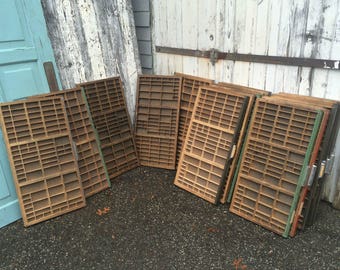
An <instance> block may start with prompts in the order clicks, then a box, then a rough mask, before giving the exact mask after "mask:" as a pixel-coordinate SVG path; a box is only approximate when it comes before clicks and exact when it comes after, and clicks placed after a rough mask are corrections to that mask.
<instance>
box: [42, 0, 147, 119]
mask: <svg viewBox="0 0 340 270" xmlns="http://www.w3.org/2000/svg"><path fill="white" fill-rule="evenodd" d="M41 3H42V6H43V10H44V14H45V19H46V24H47V29H48V34H49V37H50V40H51V43H52V47H53V50H54V55H55V58H56V63H57V66H58V69H59V74H60V78H61V82H62V85H63V88H64V89H65V88H71V87H74V85H75V84H76V83H80V82H86V81H90V80H97V79H102V78H107V77H112V76H118V75H120V76H121V78H122V80H123V83H124V87H125V96H126V99H127V105H128V109H129V113H130V115H131V117H133V116H134V111H135V99H136V98H135V96H136V82H137V75H138V73H139V72H140V71H141V69H140V62H139V54H138V49H137V40H136V32H135V26H134V20H133V12H132V6H131V2H130V0H72V1H63V0H41Z"/></svg>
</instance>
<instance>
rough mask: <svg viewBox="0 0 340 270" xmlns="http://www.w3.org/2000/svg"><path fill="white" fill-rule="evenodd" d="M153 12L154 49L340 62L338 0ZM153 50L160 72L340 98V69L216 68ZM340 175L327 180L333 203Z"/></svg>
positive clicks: (157, 5)
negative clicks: (221, 52)
mask: <svg viewBox="0 0 340 270" xmlns="http://www.w3.org/2000/svg"><path fill="white" fill-rule="evenodd" d="M152 12H153V22H152V28H153V31H152V38H153V48H154V46H156V45H157V46H168V47H175V48H188V49H200V50H209V49H211V48H215V49H217V50H220V51H224V52H238V53H251V54H260V55H273V56H287V57H306V58H322V59H333V60H339V59H340V15H339V14H340V1H339V0H209V1H207V0H171V1H167V0H152ZM153 54H154V73H156V74H172V73H173V72H175V71H177V72H183V73H188V74H192V75H198V76H202V77H208V78H211V79H214V80H216V81H225V82H232V83H236V84H241V85H246V86H250V87H255V88H260V89H265V90H268V91H271V92H273V93H276V92H280V91H284V92H288V93H299V94H303V95H312V96H316V97H323V98H329V99H337V100H340V86H339V85H340V71H334V70H333V71H332V70H326V69H315V68H308V67H293V66H282V65H268V64H259V63H246V62H233V61H221V60H220V61H219V62H218V63H216V64H215V65H212V64H211V63H210V61H209V60H208V59H202V58H194V57H187V56H175V55H170V54H161V53H156V52H155V51H154V53H153ZM339 144H340V140H338V147H337V148H336V149H337V151H338V152H339V151H340V147H339ZM339 154H340V153H337V156H338V157H339ZM337 160H338V161H339V158H338V159H337ZM339 162H340V161H339ZM339 162H338V163H336V164H335V167H336V168H339V167H340V163H339ZM339 175H340V173H339V170H334V171H333V173H332V176H331V177H330V178H329V180H328V181H327V184H326V189H325V190H326V192H325V198H326V199H327V200H333V198H330V196H332V197H334V188H335V187H334V186H336V182H337V181H338V182H339ZM338 189H340V188H338ZM330 190H332V192H331V191H330ZM332 194H333V195H332ZM339 194H340V192H339ZM339 197H340V195H339ZM339 201H340V200H339ZM339 204H340V203H339Z"/></svg>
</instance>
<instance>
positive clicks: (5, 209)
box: [0, 0, 60, 227]
mask: <svg viewBox="0 0 340 270" xmlns="http://www.w3.org/2000/svg"><path fill="white" fill-rule="evenodd" d="M26 3H27V2H25V1H24V0H1V1H0V29H1V31H0V102H6V101H13V100H17V99H22V98H25V97H27V96H31V95H35V94H41V93H46V92H48V91H49V87H48V83H47V79H46V76H45V73H44V67H43V63H44V62H49V61H50V62H52V63H53V64H54V67H55V70H56V66H55V61H54V57H53V51H52V47H51V44H50V41H49V38H48V35H47V30H46V25H45V19H44V16H43V12H42V8H41V3H40V0H31V1H29V4H26ZM57 80H58V83H59V86H60V81H59V78H58V77H57ZM20 217H21V214H20V211H19V204H18V200H17V195H16V192H15V187H14V183H13V178H12V174H11V170H10V165H9V162H8V158H7V151H6V146H5V143H4V141H3V137H2V133H1V131H0V227H2V226H5V225H6V224H8V223H10V222H13V221H15V220H17V219H19V218H20Z"/></svg>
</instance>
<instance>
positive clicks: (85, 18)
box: [77, 0, 106, 80]
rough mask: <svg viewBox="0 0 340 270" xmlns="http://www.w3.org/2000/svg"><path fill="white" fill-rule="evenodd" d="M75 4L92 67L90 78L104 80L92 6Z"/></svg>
mask: <svg viewBox="0 0 340 270" xmlns="http://www.w3.org/2000/svg"><path fill="white" fill-rule="evenodd" d="M77 4H78V8H79V13H80V15H81V22H82V27H83V29H84V34H85V39H86V41H87V50H88V54H89V58H90V61H91V66H92V78H93V79H94V80H97V79H101V78H105V77H106V72H105V66H104V61H103V58H104V56H103V51H102V49H101V43H100V40H99V29H98V25H97V21H96V14H95V10H94V7H93V4H92V2H89V1H86V0H78V3H77Z"/></svg>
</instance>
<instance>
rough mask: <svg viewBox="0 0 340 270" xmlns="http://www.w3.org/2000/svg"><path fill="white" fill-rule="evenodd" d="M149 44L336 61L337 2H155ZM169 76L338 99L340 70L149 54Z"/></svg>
mask: <svg viewBox="0 0 340 270" xmlns="http://www.w3.org/2000/svg"><path fill="white" fill-rule="evenodd" d="M152 8H153V44H154V45H158V46H169V47H176V48H189V49H201V50H209V49H211V48H215V49H218V50H220V51H225V52H238V53H251V54H261V55H274V56H291V57H307V58H309V57H311V58H324V59H335V60H339V59H340V16H339V14H340V2H339V0H323V1H321V0H242V1H237V0H209V1H206V0H194V1H192V0H172V1H166V0H153V1H152ZM154 60H155V61H154V62H155V63H154V72H155V73H161V74H171V73H173V72H174V71H178V72H185V73H189V74H193V75H199V76H203V77H209V78H211V79H215V80H218V81H226V82H233V83H237V84H242V85H248V86H251V87H255V88H261V89H266V90H268V91H272V92H279V91H285V92H290V93H300V94H304V95H313V96H317V97H326V98H330V99H338V100H340V90H339V81H340V72H339V71H331V70H325V69H312V68H307V67H303V68H301V67H292V66H281V65H266V64H258V63H246V62H233V61H219V62H218V63H216V64H215V66H213V65H212V64H211V63H210V62H209V60H208V59H197V58H193V57H183V56H174V55H167V54H160V53H154Z"/></svg>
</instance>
